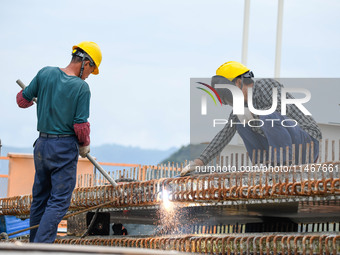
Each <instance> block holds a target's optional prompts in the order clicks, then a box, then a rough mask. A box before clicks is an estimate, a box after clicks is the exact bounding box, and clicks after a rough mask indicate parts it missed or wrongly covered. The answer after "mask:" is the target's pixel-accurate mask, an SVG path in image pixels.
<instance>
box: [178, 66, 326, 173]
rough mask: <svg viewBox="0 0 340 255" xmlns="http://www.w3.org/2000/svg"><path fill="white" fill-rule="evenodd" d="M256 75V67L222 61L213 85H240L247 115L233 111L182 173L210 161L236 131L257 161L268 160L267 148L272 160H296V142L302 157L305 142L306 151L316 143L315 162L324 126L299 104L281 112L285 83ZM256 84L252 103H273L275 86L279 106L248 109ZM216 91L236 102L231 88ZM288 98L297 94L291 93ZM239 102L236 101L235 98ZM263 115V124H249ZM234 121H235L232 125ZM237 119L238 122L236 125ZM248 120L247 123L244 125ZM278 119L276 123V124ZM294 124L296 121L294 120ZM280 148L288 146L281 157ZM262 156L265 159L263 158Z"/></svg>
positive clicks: (228, 101)
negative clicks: (288, 124)
mask: <svg viewBox="0 0 340 255" xmlns="http://www.w3.org/2000/svg"><path fill="white" fill-rule="evenodd" d="M253 77H254V75H253V73H252V71H250V69H249V68H247V67H246V66H244V65H243V64H241V63H239V62H236V61H229V62H226V63H224V64H223V65H221V66H220V67H219V68H218V69H217V70H216V75H215V76H213V77H212V80H211V86H212V87H213V88H215V85H216V84H222V85H223V84H228V85H233V86H237V87H238V88H239V89H240V90H242V92H243V95H244V115H236V114H234V113H233V112H231V114H230V116H229V119H228V122H227V124H226V125H225V126H224V128H223V129H222V130H221V131H220V132H219V133H218V134H217V135H216V136H215V137H214V138H213V140H212V141H211V142H210V143H209V145H208V146H207V147H206V149H205V150H204V151H203V152H202V153H201V155H200V156H199V157H198V158H197V159H195V160H194V161H192V162H190V163H189V164H188V165H187V166H186V167H185V168H184V169H183V170H182V172H181V176H184V175H187V174H189V173H193V172H195V169H196V167H198V166H204V165H207V164H208V163H209V162H210V161H211V160H212V159H213V158H215V157H216V156H217V155H218V154H219V153H220V152H221V151H222V150H223V149H224V147H225V146H227V145H228V143H229V142H230V141H231V139H232V138H233V136H234V135H235V133H236V131H237V132H238V133H239V135H240V136H241V138H242V140H243V142H244V144H245V147H246V149H247V151H248V154H249V156H250V158H251V159H253V158H252V157H253V152H254V150H255V152H256V153H255V158H254V159H253V160H254V161H255V162H256V163H266V162H262V161H263V158H262V157H263V151H266V152H267V154H266V156H267V160H271V162H275V160H276V162H280V161H283V162H284V163H286V162H287V161H289V162H290V163H293V164H295V163H297V162H292V158H293V154H292V145H293V144H295V147H296V153H295V155H296V157H295V158H296V160H297V159H298V157H299V155H298V150H299V145H300V144H302V152H305V151H306V145H307V144H312V142H313V145H314V151H313V154H314V158H313V159H311V162H314V161H315V160H316V159H317V157H318V153H319V140H320V139H321V138H322V136H321V131H320V128H319V127H318V125H317V123H316V122H315V120H314V119H313V117H312V116H310V115H305V114H304V113H303V112H302V111H301V110H300V109H299V108H298V107H297V106H296V105H294V104H288V105H287V114H286V115H282V114H281V90H282V88H283V85H282V84H280V83H279V82H277V81H276V80H274V79H259V80H257V81H256V82H254V80H253V79H252V78H253ZM249 88H252V90H253V92H252V93H253V94H252V97H251V98H252V104H253V106H254V108H255V109H257V110H268V109H270V108H271V106H272V104H273V88H276V89H277V102H278V103H277V108H276V109H275V111H274V112H273V113H271V114H269V115H261V116H256V115H254V114H252V113H251V112H250V111H249V109H248V102H247V98H248V89H249ZM216 91H217V92H218V94H219V95H220V98H221V101H222V103H223V104H226V105H231V106H233V96H232V94H231V93H230V91H229V90H228V89H225V88H216ZM287 98H288V99H293V98H294V97H293V96H292V95H291V94H290V93H287ZM234 103H235V102H234ZM252 119H259V120H262V121H263V123H264V124H263V125H262V126H260V125H252V126H250V125H249V124H248V121H249V120H252ZM266 119H275V120H277V121H275V122H272V121H265V120H266ZM289 119H290V120H295V121H296V122H297V123H298V125H296V126H294V127H293V125H290V127H284V126H282V125H281V123H282V121H286V122H287V123H288V122H290V120H289ZM232 123H234V125H232ZM235 123H238V124H236V125H235ZM241 123H244V124H245V125H243V124H242V125H241ZM273 123H274V124H273ZM293 124H294V123H293ZM287 146H288V147H289V159H288V158H287V159H286V148H287ZM269 148H271V149H272V151H271V155H272V158H271V159H268V155H269ZM280 148H283V149H284V153H283V157H282V159H281V158H280V155H279V154H280V153H279V152H280ZM274 149H275V150H276V152H277V154H276V155H277V157H276V159H274V155H275V153H274ZM258 151H260V152H261V153H260V158H259V159H258V158H257V157H258ZM261 160H262V161H261ZM305 160H306V155H305V154H304V155H302V161H303V162H305Z"/></svg>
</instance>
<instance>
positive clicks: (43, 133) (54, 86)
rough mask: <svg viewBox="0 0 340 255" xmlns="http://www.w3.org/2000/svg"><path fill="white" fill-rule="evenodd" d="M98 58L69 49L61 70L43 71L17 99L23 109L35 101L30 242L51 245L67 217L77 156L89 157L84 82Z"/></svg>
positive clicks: (94, 52) (94, 48)
mask: <svg viewBox="0 0 340 255" xmlns="http://www.w3.org/2000/svg"><path fill="white" fill-rule="evenodd" d="M101 60H102V54H101V51H100V48H99V46H98V45H97V44H96V43H94V42H89V41H85V42H81V43H79V44H77V45H75V46H73V51H72V59H71V62H70V64H69V65H68V66H67V67H65V68H59V67H44V68H42V69H41V70H40V71H39V72H38V74H37V75H36V76H35V77H34V78H33V80H32V81H31V83H30V84H29V86H27V87H26V88H25V89H24V90H22V91H20V92H19V93H18V95H17V104H18V105H19V107H21V108H27V107H29V106H31V105H33V98H37V117H38V127H37V129H38V131H39V132H40V134H39V138H38V139H37V140H36V142H35V146H34V164H35V177H34V184H33V189H32V194H33V201H32V204H31V210H30V225H31V226H34V225H37V224H39V228H37V229H32V230H31V232H30V242H38V243H53V242H54V240H55V237H56V234H57V229H58V224H59V223H60V221H61V220H62V218H63V217H64V215H65V214H66V212H67V210H68V208H69V205H70V200H71V196H72V192H73V189H74V187H75V184H76V171H77V162H78V158H79V154H80V156H82V157H86V154H87V153H89V152H90V123H89V122H88V118H89V109H90V96H91V93H90V88H89V85H88V84H87V83H86V82H85V79H86V78H87V77H89V75H90V74H91V73H92V74H98V73H99V69H98V68H99V65H100V63H101Z"/></svg>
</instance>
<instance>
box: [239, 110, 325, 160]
mask: <svg viewBox="0 0 340 255" xmlns="http://www.w3.org/2000/svg"><path fill="white" fill-rule="evenodd" d="M260 119H261V120H262V122H263V126H262V127H260V128H261V129H262V131H263V133H264V136H262V135H260V134H258V133H256V132H254V131H253V130H252V129H251V127H249V126H248V125H247V123H246V125H245V127H244V126H243V123H242V124H237V125H236V128H237V132H238V133H239V135H240V136H241V138H242V140H243V142H244V145H245V146H246V149H247V151H248V154H249V157H250V158H251V159H253V151H254V150H255V152H256V153H255V163H265V162H263V151H264V150H265V151H266V161H267V162H268V160H269V157H268V156H269V153H268V152H269V147H270V146H271V148H272V150H271V155H272V156H271V162H272V164H273V162H275V160H274V156H275V153H274V149H275V148H276V162H277V164H279V163H280V162H281V157H280V148H283V155H282V161H283V164H284V165H286V163H287V161H286V148H287V146H288V147H289V164H292V163H293V164H299V145H300V144H302V162H301V163H302V164H303V163H306V148H307V143H311V142H312V141H313V143H314V158H313V159H311V153H310V154H309V161H310V162H314V161H315V160H316V159H317V157H318V154H319V142H318V140H316V139H314V138H312V137H311V136H310V135H309V134H308V133H307V132H306V131H304V130H303V129H302V128H301V127H300V126H299V125H296V126H295V127H284V126H283V125H282V124H281V122H282V121H283V120H286V117H284V116H282V115H281V114H280V113H278V112H276V111H275V112H274V113H272V114H269V115H263V116H260ZM270 119H275V120H276V121H274V122H272V121H267V120H270ZM251 125H253V126H254V123H252V124H251ZM285 125H286V126H293V125H294V122H293V121H289V120H286V121H285ZM259 126H260V125H259ZM292 144H295V162H292V158H293V157H292V156H293V154H292ZM310 148H311V147H310ZM259 150H260V151H261V153H260V159H259V160H258V159H257V157H258V151H259ZM310 151H311V150H310ZM310 162H309V163H310Z"/></svg>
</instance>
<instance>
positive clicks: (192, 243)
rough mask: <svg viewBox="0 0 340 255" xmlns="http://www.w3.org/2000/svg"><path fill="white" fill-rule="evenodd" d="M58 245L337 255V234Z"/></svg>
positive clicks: (60, 241) (112, 240) (165, 238)
mask: <svg viewBox="0 0 340 255" xmlns="http://www.w3.org/2000/svg"><path fill="white" fill-rule="evenodd" d="M55 243H57V244H78V245H98V246H116V247H136V248H149V249H159V250H176V251H182V252H196V253H204V254H274V255H275V254H294V255H299V254H301V255H307V254H311V255H314V254H326V255H327V254H333V255H336V254H339V253H340V235H337V234H322V233H319V234H306V235H301V234H297V233H295V234H268V233H266V234H243V235H226V236H224V235H209V236H207V235H204V236H197V235H186V236H162V237H147V238H145V237H143V238H137V237H123V238H96V237H94V238H87V239H74V238H65V239H57V240H56V241H55Z"/></svg>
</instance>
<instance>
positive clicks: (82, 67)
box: [79, 58, 85, 78]
mask: <svg viewBox="0 0 340 255" xmlns="http://www.w3.org/2000/svg"><path fill="white" fill-rule="evenodd" d="M84 65H85V59H84V58H83V61H82V62H81V68H80V73H79V78H81V77H82V76H83V72H84Z"/></svg>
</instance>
